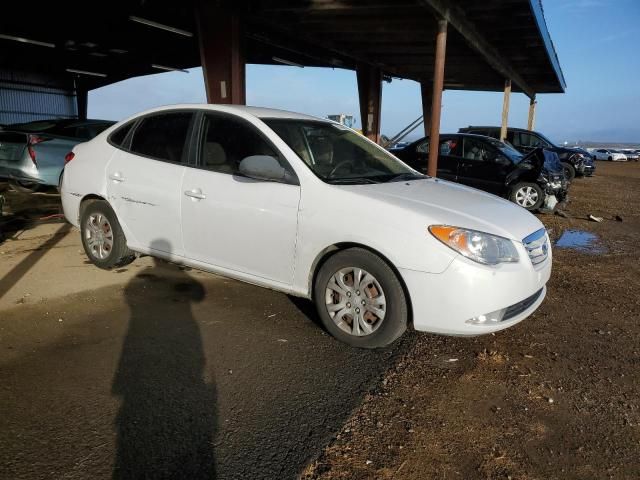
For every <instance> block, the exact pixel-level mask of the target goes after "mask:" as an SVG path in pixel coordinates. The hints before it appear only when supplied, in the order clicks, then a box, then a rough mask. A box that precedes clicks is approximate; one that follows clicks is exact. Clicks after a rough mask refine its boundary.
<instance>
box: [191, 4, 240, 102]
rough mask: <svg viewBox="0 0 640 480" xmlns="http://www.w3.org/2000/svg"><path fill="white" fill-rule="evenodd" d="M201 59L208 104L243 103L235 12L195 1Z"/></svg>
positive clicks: (238, 30)
mask: <svg viewBox="0 0 640 480" xmlns="http://www.w3.org/2000/svg"><path fill="white" fill-rule="evenodd" d="M196 8H197V14H196V18H197V23H198V39H199V42H200V61H201V64H202V73H203V75H204V85H205V89H206V91H207V102H208V103H223V104H235V105H244V104H245V103H246V97H245V95H246V87H245V58H244V41H243V32H242V21H241V19H240V17H239V15H238V14H237V13H235V12H232V11H229V10H226V9H223V8H221V7H218V6H216V5H215V4H214V2H207V1H206V0H200V1H199V2H198V3H197V6H196Z"/></svg>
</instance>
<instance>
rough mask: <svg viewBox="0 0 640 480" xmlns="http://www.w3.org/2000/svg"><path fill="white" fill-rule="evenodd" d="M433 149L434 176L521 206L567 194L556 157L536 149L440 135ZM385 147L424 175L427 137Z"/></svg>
mask: <svg viewBox="0 0 640 480" xmlns="http://www.w3.org/2000/svg"><path fill="white" fill-rule="evenodd" d="M439 150H440V154H439V155H438V177H439V178H442V179H444V180H451V181H453V182H458V183H463V184H465V185H469V186H470V187H475V188H477V189H480V190H484V191H486V192H489V193H493V194H495V195H499V196H501V197H505V198H508V199H509V200H511V201H512V202H514V203H517V204H518V205H520V206H521V207H524V208H526V209H527V210H530V211H535V210H539V209H540V208H542V207H543V206H545V207H546V208H549V209H553V208H554V207H555V203H557V202H561V201H563V200H565V198H566V196H567V189H568V184H567V181H566V179H565V177H564V173H563V171H562V166H561V165H560V163H559V162H558V157H557V155H556V154H554V153H552V152H548V151H547V152H545V151H544V150H543V149H541V148H538V149H535V150H534V151H532V152H531V153H529V154H528V155H523V154H522V153H520V152H518V151H517V150H516V149H514V148H513V147H512V146H511V145H507V144H506V143H503V142H501V141H499V140H496V139H494V138H490V137H485V136H481V135H468V134H449V135H440V149H439ZM389 151H390V152H391V153H393V154H394V155H395V156H397V157H398V158H399V159H400V160H402V161H404V162H405V163H406V164H407V165H409V166H410V167H412V168H414V169H416V170H418V171H420V172H424V173H426V170H427V159H428V157H429V139H428V138H422V139H420V140H418V141H417V142H414V143H412V144H410V145H409V146H407V147H404V148H401V149H390V150H389ZM554 196H555V199H553V198H551V197H554Z"/></svg>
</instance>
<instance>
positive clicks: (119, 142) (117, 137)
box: [109, 122, 134, 147]
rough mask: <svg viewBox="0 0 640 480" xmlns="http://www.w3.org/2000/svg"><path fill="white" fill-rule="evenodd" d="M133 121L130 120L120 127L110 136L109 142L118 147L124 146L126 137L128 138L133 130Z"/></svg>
mask: <svg viewBox="0 0 640 480" xmlns="http://www.w3.org/2000/svg"><path fill="white" fill-rule="evenodd" d="M133 123H134V122H129V123H127V124H125V125H123V126H121V127H120V128H118V129H117V130H116V131H115V132H113V133H112V134H111V135H110V136H109V142H111V144H112V145H115V146H116V147H122V146H123V143H124V140H125V138H127V134H128V133H129V132H130V131H131V127H133Z"/></svg>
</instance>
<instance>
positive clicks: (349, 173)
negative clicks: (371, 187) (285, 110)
mask: <svg viewBox="0 0 640 480" xmlns="http://www.w3.org/2000/svg"><path fill="white" fill-rule="evenodd" d="M263 121H264V122H265V123H266V124H267V125H268V126H269V127H270V128H271V129H272V130H273V131H274V132H275V133H276V134H277V135H278V136H280V138H282V140H283V141H284V142H285V143H286V144H287V145H288V146H289V147H290V148H291V149H292V150H293V151H294V152H295V153H296V154H297V155H298V156H299V157H300V159H301V160H302V161H303V162H304V163H305V164H306V165H307V166H308V167H309V168H310V169H311V170H312V171H313V173H315V174H316V175H317V176H318V177H319V178H321V179H322V180H323V181H325V182H327V183H378V182H386V181H393V180H395V179H403V180H406V179H407V178H409V177H413V176H415V177H417V178H422V177H424V176H423V175H421V174H418V173H416V172H415V171H414V170H412V169H411V168H409V167H407V166H406V165H404V164H403V163H401V162H400V161H398V160H397V159H396V158H395V157H394V156H393V155H391V154H390V153H387V151H386V150H383V149H381V148H379V147H377V146H376V145H373V144H372V143H371V142H370V141H368V140H367V139H366V138H365V137H363V136H362V135H360V134H358V133H356V132H354V131H353V130H351V129H349V128H346V127H344V126H342V125H338V124H333V123H327V122H322V121H314V120H297V119H273V118H272V119H263Z"/></svg>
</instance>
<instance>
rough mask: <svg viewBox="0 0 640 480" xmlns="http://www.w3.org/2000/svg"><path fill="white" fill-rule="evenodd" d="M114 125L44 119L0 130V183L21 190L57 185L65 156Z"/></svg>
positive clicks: (97, 121)
mask: <svg viewBox="0 0 640 480" xmlns="http://www.w3.org/2000/svg"><path fill="white" fill-rule="evenodd" d="M114 123H115V122H111V121H108V120H43V121H36V122H29V123H21V124H13V125H5V126H3V127H0V183H1V182H2V181H6V180H8V181H9V182H10V183H11V184H12V185H13V187H14V188H16V189H17V190H20V191H25V192H33V191H36V190H38V189H39V188H41V187H42V186H54V187H57V186H59V184H60V180H61V175H62V170H63V168H64V164H65V156H66V155H67V154H68V153H69V152H70V151H71V149H72V148H73V147H74V146H75V145H77V144H78V143H82V142H86V141H87V140H91V139H92V138H93V137H95V136H96V135H98V134H99V133H100V132H102V131H103V130H105V129H107V128H108V127H110V126H111V125H113V124H114Z"/></svg>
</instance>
